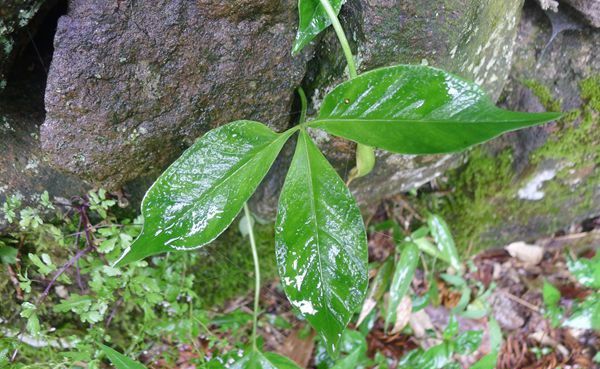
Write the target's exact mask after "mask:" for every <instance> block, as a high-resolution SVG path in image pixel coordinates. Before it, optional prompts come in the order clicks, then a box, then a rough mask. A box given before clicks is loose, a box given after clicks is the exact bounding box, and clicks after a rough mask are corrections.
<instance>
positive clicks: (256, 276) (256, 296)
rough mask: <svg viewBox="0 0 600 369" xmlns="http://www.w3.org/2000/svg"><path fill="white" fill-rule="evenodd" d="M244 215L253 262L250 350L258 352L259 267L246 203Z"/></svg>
mask: <svg viewBox="0 0 600 369" xmlns="http://www.w3.org/2000/svg"><path fill="white" fill-rule="evenodd" d="M244 215H245V216H246V222H248V223H247V225H248V236H249V237H250V247H251V248H252V259H253V261H254V312H253V314H252V349H253V350H254V351H258V347H257V346H256V327H257V326H258V301H259V299H260V266H259V264H258V252H257V251H256V240H255V239H254V226H253V224H252V220H251V218H250V217H251V216H252V215H251V214H250V210H249V209H248V203H244Z"/></svg>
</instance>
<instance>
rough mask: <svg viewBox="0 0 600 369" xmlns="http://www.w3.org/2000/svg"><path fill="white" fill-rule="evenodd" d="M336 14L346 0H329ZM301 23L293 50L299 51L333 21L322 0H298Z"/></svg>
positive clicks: (294, 51)
mask: <svg viewBox="0 0 600 369" xmlns="http://www.w3.org/2000/svg"><path fill="white" fill-rule="evenodd" d="M328 1H329V3H330V4H331V7H332V8H333V10H334V11H335V13H336V14H338V13H339V12H340V9H341V8H342V4H343V3H344V1H345V0H328ZM298 12H299V16H300V23H299V25H298V33H297V34H296V41H295V42H294V47H293V49H292V52H293V53H294V54H295V53H298V52H299V51H300V50H302V49H303V48H304V47H305V46H306V45H308V44H309V43H310V42H311V41H312V40H313V39H314V38H315V37H316V36H317V35H318V34H319V33H321V32H322V31H323V30H324V29H325V28H327V27H329V26H330V25H331V21H330V20H329V17H328V16H327V13H326V12H325V9H324V8H323V6H322V5H321V1H320V0H298Z"/></svg>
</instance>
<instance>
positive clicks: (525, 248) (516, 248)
mask: <svg viewBox="0 0 600 369" xmlns="http://www.w3.org/2000/svg"><path fill="white" fill-rule="evenodd" d="M505 249H506V251H508V253H509V254H510V256H512V257H513V258H517V259H519V260H520V261H522V262H524V263H527V264H532V265H537V264H539V263H540V261H542V258H543V257H544V249H543V248H541V247H540V246H537V245H528V244H526V243H525V242H522V241H520V242H513V243H511V244H510V245H508V246H506V247H505Z"/></svg>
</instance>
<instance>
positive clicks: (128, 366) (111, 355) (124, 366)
mask: <svg viewBox="0 0 600 369" xmlns="http://www.w3.org/2000/svg"><path fill="white" fill-rule="evenodd" d="M100 348H101V349H102V351H104V354H106V356H107V357H108V359H109V360H110V362H111V363H112V364H113V365H114V366H115V368H117V369H146V367H145V366H144V365H142V364H141V363H139V362H137V361H135V360H133V359H131V358H130V357H128V356H125V355H123V354H121V353H120V352H118V351H116V350H113V349H112V348H110V347H108V346H105V345H100Z"/></svg>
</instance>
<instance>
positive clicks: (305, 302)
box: [275, 131, 367, 355]
mask: <svg viewBox="0 0 600 369" xmlns="http://www.w3.org/2000/svg"><path fill="white" fill-rule="evenodd" d="M275 250H276V254H277V264H278V269H279V275H280V276H281V283H282V284H283V288H284V290H285V293H286V294H287V296H288V298H289V300H290V302H291V304H292V305H293V306H295V307H296V308H297V309H298V310H299V311H300V313H301V314H302V315H303V316H304V317H305V318H306V320H308V322H309V323H310V324H311V325H312V326H313V327H314V328H315V330H316V331H317V332H318V333H319V334H320V335H321V337H322V338H323V340H324V342H325V345H326V347H327V350H328V351H329V352H330V354H332V355H333V354H334V353H335V352H336V351H337V350H338V348H339V340H340V338H341V337H342V332H343V331H344V329H345V327H346V325H347V324H348V322H349V321H350V318H351V317H352V314H353V313H354V312H355V311H356V310H357V309H358V308H359V307H360V306H361V303H362V300H363V298H364V297H365V293H366V288H367V238H366V233H365V227H364V223H363V219H362V216H361V214H360V210H359V209H358V206H357V205H356V202H355V200H354V198H353V197H352V194H351V193H350V191H349V190H348V188H347V187H346V186H345V185H344V182H343V181H342V179H341V178H340V177H339V176H338V174H337V173H336V172H335V170H334V169H333V168H332V167H331V165H330V164H329V162H328V161H327V159H325V157H324V156H323V154H321V152H320V151H319V149H318V148H317V146H316V145H315V144H314V143H313V142H312V140H311V139H310V137H309V136H308V134H307V133H306V132H305V131H301V132H300V136H299V138H298V143H297V144H296V152H295V154H294V158H293V159H292V164H291V166H290V169H289V172H288V174H287V177H286V179H285V184H284V185H283V189H282V192H281V196H280V198H279V208H278V213H277V220H276V226H275Z"/></svg>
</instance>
